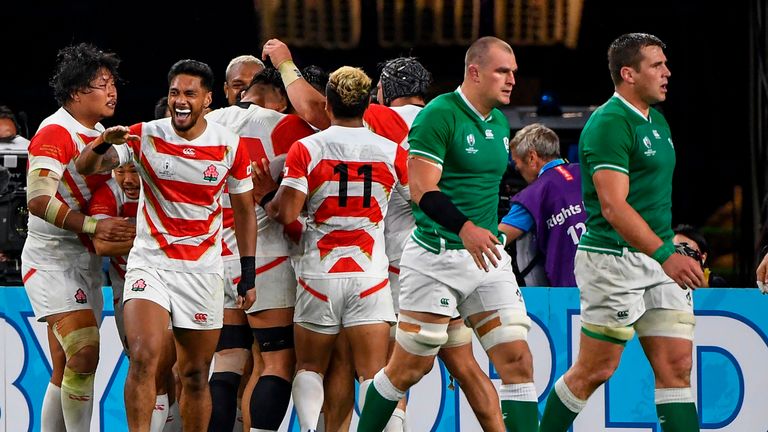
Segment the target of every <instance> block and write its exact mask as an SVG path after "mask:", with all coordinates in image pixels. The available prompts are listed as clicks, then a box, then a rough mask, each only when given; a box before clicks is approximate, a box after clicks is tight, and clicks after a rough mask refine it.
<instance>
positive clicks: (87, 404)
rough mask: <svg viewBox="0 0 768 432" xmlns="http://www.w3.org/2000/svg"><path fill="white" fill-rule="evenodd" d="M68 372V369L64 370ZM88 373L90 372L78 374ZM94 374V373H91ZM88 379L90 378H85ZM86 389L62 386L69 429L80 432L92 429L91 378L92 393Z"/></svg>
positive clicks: (63, 406)
mask: <svg viewBox="0 0 768 432" xmlns="http://www.w3.org/2000/svg"><path fill="white" fill-rule="evenodd" d="M64 373H65V374H66V373H67V372H66V371H65V372H64ZM78 375H88V374H78ZM91 375H92V374H91ZM85 379H88V378H85ZM88 393H89V392H88V391H87V390H86V391H78V392H76V393H75V392H71V391H70V390H69V389H67V388H66V386H62V388H61V410H62V412H63V413H64V424H65V425H66V427H67V431H70V432H79V431H89V430H91V415H92V414H93V380H92V379H91V387H90V394H88Z"/></svg>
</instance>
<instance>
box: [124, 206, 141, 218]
mask: <svg viewBox="0 0 768 432" xmlns="http://www.w3.org/2000/svg"><path fill="white" fill-rule="evenodd" d="M138 212H139V203H137V202H127V203H124V204H123V212H122V214H121V215H120V216H124V217H130V218H135V217H136V214H137V213H138Z"/></svg>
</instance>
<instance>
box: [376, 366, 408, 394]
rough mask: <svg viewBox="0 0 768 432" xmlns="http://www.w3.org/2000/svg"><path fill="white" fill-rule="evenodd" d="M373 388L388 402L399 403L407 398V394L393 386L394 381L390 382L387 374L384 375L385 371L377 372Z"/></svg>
mask: <svg viewBox="0 0 768 432" xmlns="http://www.w3.org/2000/svg"><path fill="white" fill-rule="evenodd" d="M373 386H374V387H375V388H376V391H378V392H379V394H380V395H381V396H382V397H383V398H384V399H386V400H390V401H395V402H397V401H399V400H400V399H402V398H404V397H405V392H404V391H402V390H400V389H399V388H397V387H395V385H394V384H392V381H390V380H389V377H388V376H387V374H386V373H384V369H381V370H379V371H378V372H376V375H374V376H373Z"/></svg>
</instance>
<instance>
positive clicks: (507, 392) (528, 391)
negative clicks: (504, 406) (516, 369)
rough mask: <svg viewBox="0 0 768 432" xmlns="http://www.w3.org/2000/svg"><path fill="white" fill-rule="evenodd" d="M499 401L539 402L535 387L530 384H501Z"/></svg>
mask: <svg viewBox="0 0 768 432" xmlns="http://www.w3.org/2000/svg"><path fill="white" fill-rule="evenodd" d="M558 394H559V393H558ZM499 399H500V400H507V401H519V402H538V401H539V399H538V397H537V396H536V387H535V386H534V385H533V383H532V382H529V383H522V384H502V385H501V387H499Z"/></svg>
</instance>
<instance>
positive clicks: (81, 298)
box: [75, 288, 88, 304]
mask: <svg viewBox="0 0 768 432" xmlns="http://www.w3.org/2000/svg"><path fill="white" fill-rule="evenodd" d="M75 302H77V303H80V304H85V303H88V297H87V296H86V295H85V291H83V290H82V289H80V288H78V289H77V291H76V292H75Z"/></svg>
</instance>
